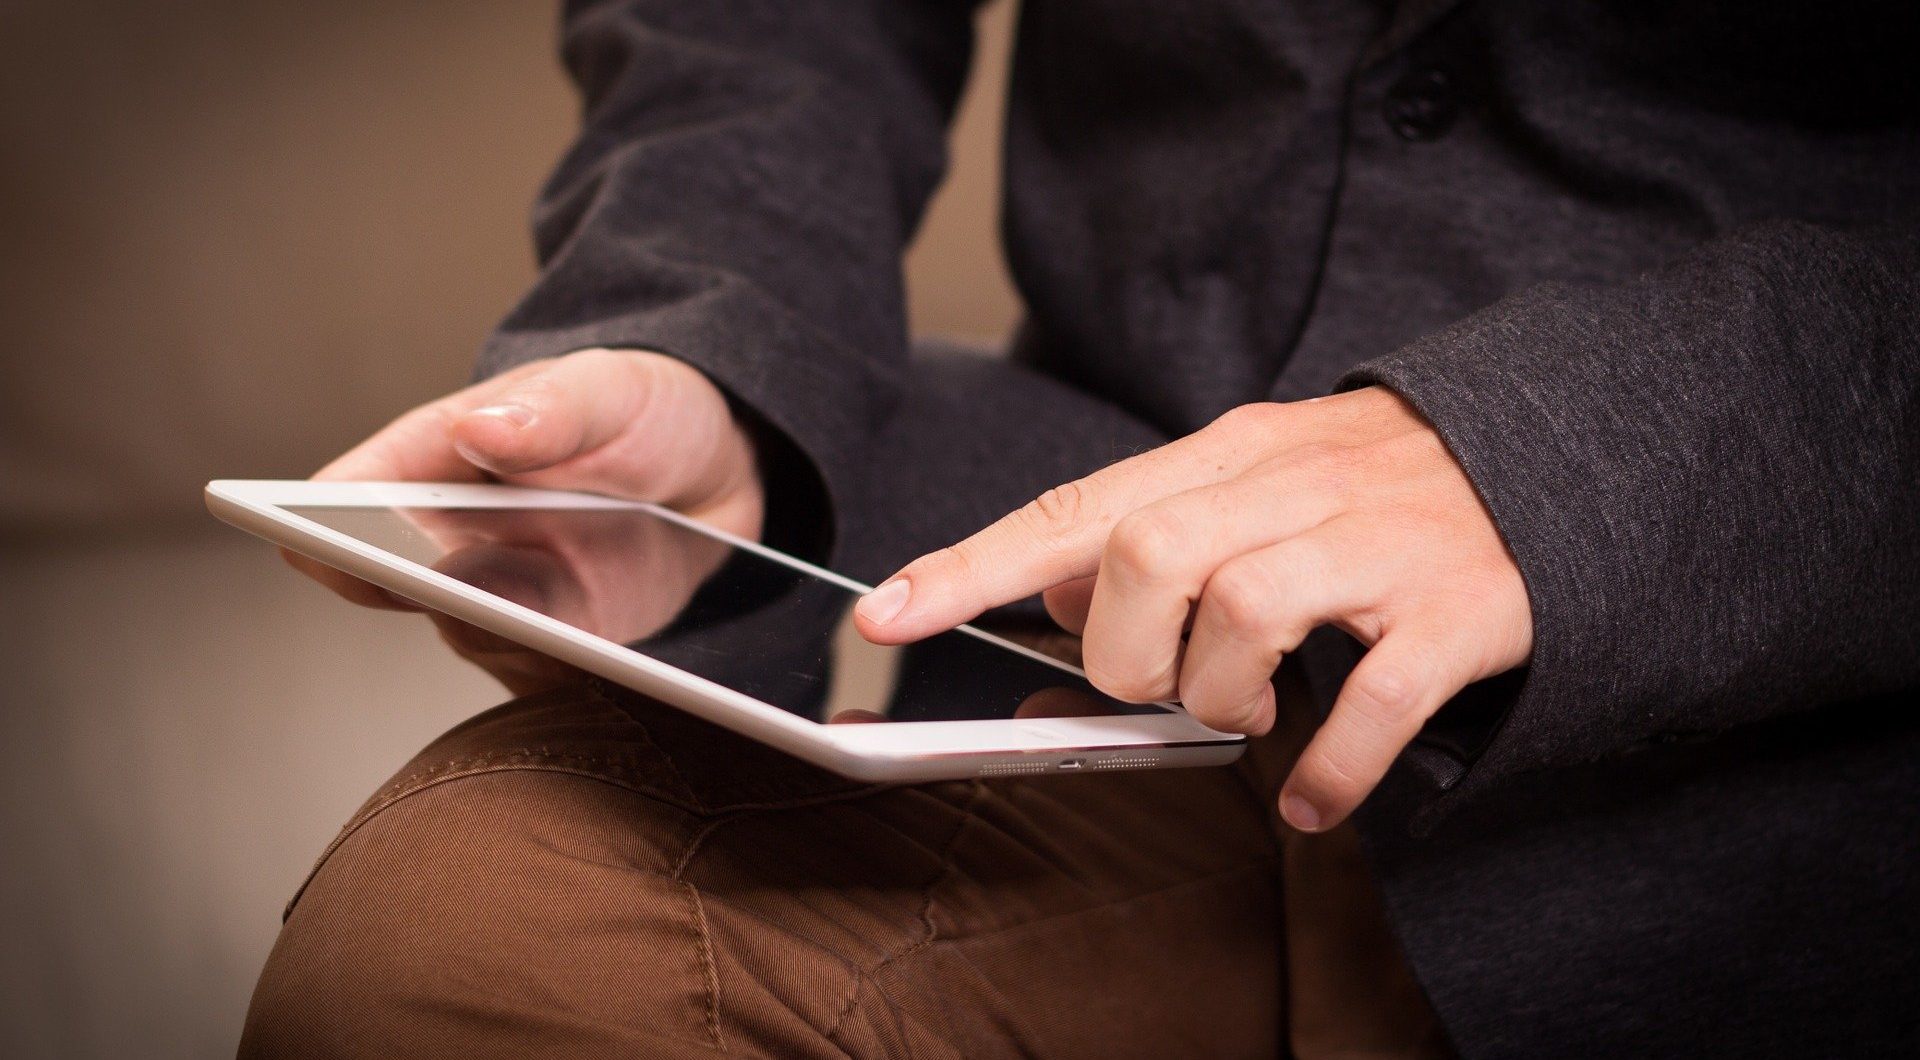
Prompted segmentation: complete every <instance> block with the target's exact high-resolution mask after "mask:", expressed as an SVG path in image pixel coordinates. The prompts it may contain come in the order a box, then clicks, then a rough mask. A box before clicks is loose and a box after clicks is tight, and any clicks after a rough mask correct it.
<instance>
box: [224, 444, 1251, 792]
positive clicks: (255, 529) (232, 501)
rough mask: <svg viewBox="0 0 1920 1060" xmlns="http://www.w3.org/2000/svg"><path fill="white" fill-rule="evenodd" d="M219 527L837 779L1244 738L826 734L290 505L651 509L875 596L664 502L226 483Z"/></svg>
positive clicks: (1181, 729)
mask: <svg viewBox="0 0 1920 1060" xmlns="http://www.w3.org/2000/svg"><path fill="white" fill-rule="evenodd" d="M206 501H207V507H208V508H209V510H211V511H212V512H213V514H214V515H216V516H218V517H219V518H221V519H223V520H225V521H227V522H229V523H232V524H233V525H235V526H237V527H239V528H241V529H243V530H246V531H248V532H250V533H254V534H257V535H259V536H261V537H264V538H266V539H267V540H269V541H272V542H274V543H275V544H278V545H282V546H284V547H286V548H290V549H292V550H294V551H295V552H299V553H301V554H303V555H306V556H309V557H311V558H313V559H315V560H318V561H319V562H321V563H325V564H328V565H329V566H333V567H337V568H339V569H341V570H344V571H346V572H347V573H349V574H352V575H354V576H356V577H359V578H362V579H364V580H366V581H368V582H372V583H373V584H375V585H378V586H380V587H381V588H383V589H386V590H388V591H390V592H394V593H397V594H399V595H401V596H404V597H406V598H408V599H410V600H414V601H416V602H418V603H420V604H421V605H423V606H426V607H430V608H433V609H435V610H438V611H443V612H446V613H447V614H450V615H452V616H454V617H456V618H459V619H461V620H463V621H466V622H470V623H472V624H474V625H476V626H479V627H481V628H483V629H486V630H489V631H491V632H493V633H497V634H499V635H501V636H503V637H507V638H509V639H511V640H515V641H518V642H519V643H522V644H525V645H527V646H528V647H531V648H533V649H535V650H538V651H542V652H545V653H546V654H549V655H552V656H554V657H555V658H558V659H562V660H564V661H566V662H569V663H571V664H573V665H575V666H578V667H580V668H581V669H583V670H586V671H588V672H590V673H594V674H597V675H599V676H601V677H604V678H606V679H608V680H610V681H614V682H616V683H618V684H621V685H624V686H626V687H628V688H632V689H634V690H636V691H639V692H642V693H645V694H647V695H650V696H653V697H655V698H657V699H660V700H663V701H666V702H668V703H671V704H672V705H674V706H676V707H679V708H681V709H683V710H686V711H687V712H689V713H691V714H695V715H697V716H699V717H702V718H705V719H707V720H708V721H711V722H714V723H715V724H718V725H722V726H724V727H726V728H729V729H732V730H734V731H736V732H739V733H742V734H744V735H746V736H750V737H752V738H754V739H757V740H760V741H762V742H764V743H767V744H771V745H772V746H774V747H778V748H780V749H782V750H785V751H787V752H789V753H791V754H794V755H797V756H798V757H801V758H805V759H807V760H809V761H812V762H815V763H817V764H819V765H822V766H825V767H827V768H829V769H832V770H834V771H836V772H839V773H842V774H845V775H848V776H852V777H856V778H860V779H867V780H880V781H906V780H934V779H949V778H958V777H969V776H978V775H994V774H1009V773H1020V774H1025V773H1040V772H1076V771H1085V772H1092V771H1101V770H1108V769H1141V768H1162V767H1168V766H1194V765H1214V764H1220V763H1224V762H1230V761H1232V760H1234V759H1235V758H1238V757H1239V755H1240V754H1241V752H1242V751H1243V750H1244V749H1245V745H1246V738H1245V737H1244V736H1239V735H1236V734H1230V733H1222V732H1216V731H1215V730H1213V729H1209V728H1207V727H1206V726H1204V725H1202V724H1200V723H1199V722H1198V721H1196V720H1194V719H1193V718H1192V717H1191V716H1190V715H1188V714H1186V713H1185V712H1184V711H1182V710H1180V708H1179V707H1177V706H1173V705H1167V706H1168V712H1167V713H1165V714H1129V715H1114V716H1109V717H1097V718H1047V719H1043V720H1025V719H1002V720H982V721H926V722H896V723H890V724H874V725H824V724H820V723H818V722H813V721H808V720H806V719H804V718H800V717H797V716H795V715H793V714H790V713H788V712H787V711H785V710H782V709H780V708H779V707H775V706H773V705H771V704H768V703H763V702H761V701H759V700H757V699H754V698H752V697H751V696H747V695H745V694H743V693H741V692H738V691H736V690H734V689H731V688H727V687H726V686H724V685H721V684H718V683H715V682H713V681H709V680H707V679H705V678H702V677H699V676H697V675H695V674H691V673H688V672H686V671H684V670H681V669H679V668H677V667H674V666H670V665H668V664H666V663H664V662H661V661H659V660H657V659H654V658H651V657H649V656H647V655H645V654H644V653H642V652H640V651H636V650H634V649H632V648H628V647H626V646H625V645H621V644H617V643H614V642H613V641H609V640H606V639H604V638H601V637H597V636H594V635H593V634H590V633H587V632H585V631H584V630H580V629H578V628H576V627H573V626H570V625H567V624H566V623H564V622H561V621H559V620H557V619H554V618H550V617H548V616H546V615H543V614H541V613H539V612H538V611H534V610H532V609H530V608H527V607H524V606H522V605H519V604H516V603H514V602H512V601H510V600H506V599H503V598H501V597H498V596H495V595H493V594H492V593H488V592H486V591H485V590H482V589H477V588H475V587H473V586H471V585H468V584H466V583H464V582H461V581H459V580H457V579H455V578H452V577H449V576H447V575H445V574H442V573H440V572H438V571H435V570H432V569H430V568H428V567H426V566H423V565H421V564H418V563H415V562H413V561H411V560H408V559H405V558H403V557H400V556H397V555H395V554H393V553H391V552H388V551H386V550H385V549H382V548H379V547H378V546H375V545H372V544H370V543H368V542H365V541H361V540H359V539H358V538H355V537H353V536H351V535H349V534H345V533H342V532H340V531H338V530H334V529H333V528H331V527H327V526H323V525H321V524H319V523H316V522H314V521H312V520H310V519H307V518H305V517H303V516H300V515H298V514H296V513H294V512H292V511H289V510H288V507H290V506H291V507H300V506H314V507H358V508H549V509H551V508H577V509H622V510H641V511H646V512H649V513H651V514H654V515H657V516H659V517H660V518H662V519H666V520H668V521H670V522H672V523H675V524H676V525H680V526H684V527H687V528H689V529H691V530H693V531H696V532H698V533H702V534H706V535H708V536H710V537H714V538H718V539H720V540H722V541H725V542H727V543H728V544H730V545H732V546H734V547H736V548H741V549H746V550H748V551H751V552H754V553H756V554H758V555H761V556H764V557H766V558H768V559H770V560H773V561H775V562H778V563H782V564H785V565H786V566H789V567H792V568H794V569H797V570H800V571H804V572H806V573H808V574H811V575H813V576H815V577H818V578H823V579H825V580H827V581H829V582H832V583H833V584H835V585H838V586H841V587H842V588H846V589H850V590H852V591H854V592H860V593H864V592H867V591H869V589H870V588H871V587H870V586H867V585H863V584H861V583H859V582H857V581H854V580H852V579H850V578H847V577H845V576H844V575H841V574H838V573H835V572H833V571H830V570H827V569H825V568H823V567H819V566H816V565H814V564H811V563H807V562H806V561H804V560H800V559H797V558H795V557H793V556H789V555H786V554H785V553H782V552H778V551H775V550H773V549H769V548H767V547H765V546H763V545H761V544H759V543H757V542H753V541H747V540H744V539H742V538H739V537H736V536H734V535H732V534H728V533H725V532H723V531H720V530H716V529H714V528H713V527H710V526H707V525H706V524H704V523H700V522H698V521H696V520H692V519H689V518H687V517H685V516H683V515H680V514H679V513H677V512H673V511H669V510H667V509H664V508H661V507H659V506H657V505H651V504H644V503H640V502H635V501H625V500H618V499H615V498H611V497H602V496H596V495H593V494H585V493H573V492H567V491H561V490H539V489H530V488H526V487H520V486H504V485H495V484H470V483H419V482H311V481H278V480H238V479H223V480H218V481H214V482H211V483H208V484H207V488H206ZM960 629H961V631H963V632H964V633H965V634H967V635H970V636H974V637H978V638H980V639H982V640H986V641H989V642H992V643H994V644H996V645H998V646H1000V647H1002V648H1004V649H1006V650H1008V651H1012V652H1016V653H1019V654H1021V655H1025V656H1028V657H1029V658H1033V659H1037V660H1040V661H1041V662H1044V663H1046V664H1047V665H1049V666H1053V667H1056V668H1058V669H1060V670H1063V671H1066V672H1068V673H1072V674H1076V675H1079V676H1082V677H1084V676H1085V675H1084V674H1083V673H1081V671H1079V670H1077V669H1075V668H1074V667H1071V666H1068V665H1066V664H1064V663H1062V662H1060V661H1058V660H1055V659H1052V658H1050V657H1047V656H1044V655H1041V654H1039V653H1037V652H1034V651H1031V650H1029V649H1027V648H1024V647H1022V646H1020V645H1018V644H1014V643H1012V642H1010V641H1007V640H1005V639H1003V638H1000V637H996V636H994V635H992V634H990V633H987V632H985V631H983V630H979V629H975V628H974V627H972V626H962V627H960Z"/></svg>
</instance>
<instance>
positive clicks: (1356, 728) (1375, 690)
mask: <svg viewBox="0 0 1920 1060" xmlns="http://www.w3.org/2000/svg"><path fill="white" fill-rule="evenodd" d="M1471 660H1472V653H1471V651H1469V650H1467V649H1466V648H1465V647H1464V646H1462V645H1459V644H1457V643H1455V642H1454V641H1453V640H1452V639H1451V635H1450V634H1448V633H1446V632H1440V631H1437V630H1432V629H1428V630H1420V631H1416V630H1412V629H1405V630H1391V631H1389V632H1388V633H1387V635H1386V636H1385V637H1384V638H1382V639H1381V641H1380V643H1378V644H1376V645H1374V647H1373V650H1371V651H1369V652H1367V654H1366V655H1365V656H1364V657H1363V658H1362V659H1361V660H1360V665H1359V666H1357V667H1355V668H1354V671H1353V673H1352V674H1351V675H1349V676H1348V677H1347V681H1346V684H1345V685H1344V686H1342V687H1341V689H1340V695H1339V697H1338V698H1337V699H1336V700H1335V701H1334V705H1333V712H1332V713H1331V714H1329V715H1328V716H1327V720H1326V721H1325V722H1323V723H1322V724H1321V726H1320V730H1319V731H1318V732H1316V733H1314V736H1313V739H1312V740H1311V741H1309V742H1308V744H1307V748H1306V750H1304V751H1302V752H1301V753H1300V760H1299V761H1298V762H1297V763H1295V764H1294V767H1293V773H1292V775H1291V776H1289V777H1288V778H1287V782H1286V784H1285V786H1284V787H1283V788H1282V789H1281V793H1280V814H1281V816H1282V817H1284V818H1286V820H1287V823H1289V824H1291V825H1293V826H1294V827H1295V828H1298V829H1300V830H1301V831H1303V832H1317V831H1323V830H1325V829H1328V828H1331V827H1333V826H1334V825H1337V824H1339V823H1340V822H1341V821H1343V820H1345V819H1346V817H1347V815H1348V814H1350V813H1352V812H1353V811H1354V809H1355V808H1356V807H1358V806H1359V805H1360V802H1361V800H1363V799H1365V798H1366V797H1367V795H1368V793H1370V792H1372V791H1373V788H1374V785H1376V784H1378V783H1379V782H1380V778H1381V777H1383V776H1385V775H1386V772H1387V769H1388V767H1390V766H1391V765H1393V761H1394V759H1395V758H1397V757H1398V756H1399V754H1400V752H1401V750H1402V749H1404V748H1405V747H1406V746H1407V744H1408V743H1409V742H1410V741H1412V739H1413V738H1414V736H1415V735H1416V734H1418V733H1419V731H1420V726H1421V725H1423V724H1425V722H1426V720H1427V719H1428V718H1430V717H1432V716H1433V713H1434V711H1436V710H1439V709H1440V706H1441V704H1443V703H1445V702H1446V701H1447V700H1449V699H1451V698H1453V696H1454V695H1455V694H1457V693H1458V692H1459V691H1460V690H1461V689H1463V688H1465V687H1466V686H1467V684H1468V683H1469V682H1470V681H1472V680H1473V678H1474V676H1475V673H1476V671H1477V666H1476V664H1475V663H1474V662H1473V661H1471Z"/></svg>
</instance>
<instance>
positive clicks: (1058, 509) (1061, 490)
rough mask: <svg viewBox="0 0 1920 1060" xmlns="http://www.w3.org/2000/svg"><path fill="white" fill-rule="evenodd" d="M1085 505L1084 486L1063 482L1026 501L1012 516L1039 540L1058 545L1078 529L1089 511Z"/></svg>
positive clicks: (1085, 492) (1087, 505)
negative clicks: (1057, 543)
mask: <svg viewBox="0 0 1920 1060" xmlns="http://www.w3.org/2000/svg"><path fill="white" fill-rule="evenodd" d="M1088 501H1089V498H1088V497H1087V488H1086V486H1085V485H1083V484H1082V483H1080V482H1066V483H1062V484H1060V485H1058V486H1055V487H1053V488H1052V489H1050V490H1048V491H1046V492H1045V493H1042V494H1041V495H1040V496H1038V497H1035V498H1034V499H1033V500H1031V501H1028V502H1027V504H1026V506H1025V507H1022V508H1021V509H1020V510H1019V511H1017V512H1015V513H1014V515H1015V518H1017V519H1018V520H1019V521H1020V523H1021V524H1022V525H1023V526H1024V527H1025V528H1026V529H1027V530H1029V531H1031V532H1032V533H1033V536H1035V537H1037V538H1039V539H1040V540H1042V541H1060V540H1063V539H1065V538H1066V537H1067V535H1069V534H1071V533H1072V532H1073V530H1074V529H1075V528H1076V527H1078V526H1079V525H1080V521H1081V519H1082V518H1083V517H1084V516H1085V513H1086V511H1087V510H1088V508H1089V507H1090V505H1089V503H1088Z"/></svg>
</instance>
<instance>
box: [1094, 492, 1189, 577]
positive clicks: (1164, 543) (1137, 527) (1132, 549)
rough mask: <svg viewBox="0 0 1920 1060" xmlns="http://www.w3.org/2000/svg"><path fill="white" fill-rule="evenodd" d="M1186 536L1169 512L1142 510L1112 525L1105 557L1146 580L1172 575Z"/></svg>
mask: <svg viewBox="0 0 1920 1060" xmlns="http://www.w3.org/2000/svg"><path fill="white" fill-rule="evenodd" d="M1185 539H1186V535H1185V533H1184V532H1183V527H1182V522H1181V519H1180V517H1179V516H1178V515H1176V514H1174V512H1173V511H1172V510H1170V509H1168V508H1164V507H1152V508H1142V509H1140V510H1139V511H1136V512H1134V513H1132V514H1130V515H1128V516H1127V517H1126V518H1124V519H1121V520H1120V522H1119V523H1117V524H1115V526H1114V528H1113V533H1112V535H1111V536H1109V537H1108V538H1107V554H1108V555H1109V556H1110V557H1111V558H1112V559H1113V561H1114V562H1115V563H1117V564H1119V565H1120V566H1122V567H1124V568H1126V569H1127V570H1129V571H1132V572H1134V573H1136V574H1139V575H1143V576H1145V577H1148V578H1160V577H1164V576H1167V575H1170V574H1172V573H1173V572H1174V571H1175V570H1176V569H1177V568H1178V567H1179V565H1180V560H1181V556H1182V553H1183V552H1184V551H1185Z"/></svg>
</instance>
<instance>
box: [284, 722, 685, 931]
mask: <svg viewBox="0 0 1920 1060" xmlns="http://www.w3.org/2000/svg"><path fill="white" fill-rule="evenodd" d="M543 763H566V764H563V765H554V764H543ZM596 766H597V767H602V768H603V769H605V770H610V771H611V772H613V773H614V774H616V775H609V774H608V772H603V771H600V770H596V769H593V768H587V767H596ZM514 770H527V771H531V772H540V771H545V772H550V773H565V774H568V775H569V776H578V777H585V778H587V779H589V780H597V781H600V782H601V783H603V784H612V785H614V786H615V787H619V788H624V789H626V790H628V791H631V792H633V793H635V794H637V795H642V796H645V797H648V798H657V799H661V801H664V802H668V803H669V804H672V803H673V800H672V799H671V798H670V797H666V796H668V793H667V792H666V791H664V790H662V789H659V788H653V787H649V786H647V785H643V784H639V783H635V782H634V781H632V780H631V779H630V777H631V776H632V775H633V773H634V770H633V769H632V766H631V764H630V763H629V764H627V765H626V766H624V767H623V765H622V763H620V762H616V761H613V760H610V759H605V758H596V757H594V756H592V755H578V754H555V753H552V752H549V751H544V750H536V749H533V748H526V747H517V748H514V749H513V750H511V751H488V752H486V753H484V754H478V755H470V756H468V757H466V758H456V759H453V760H451V761H449V762H444V763H442V764H440V765H437V766H433V767H430V768H428V769H423V770H419V771H417V772H415V773H413V774H411V775H409V776H408V777H407V779H406V780H404V781H401V782H399V783H397V784H389V785H387V787H386V788H385V789H383V791H382V792H381V794H379V795H377V796H375V797H374V799H373V800H372V802H371V803H370V804H369V805H368V806H367V808H366V809H364V810H362V811H361V812H359V813H357V814H355V815H354V817H353V819H352V820H350V821H348V822H347V823H346V825H345V827H343V828H341V829H340V834H339V835H336V836H334V837H333V842H331V843H328V844H327V848H326V849H325V850H322V851H321V852H320V856H319V857H317V858H315V859H314V862H313V868H311V869H308V870H307V875H306V878H305V879H303V880H301V881H300V887H299V888H298V889H297V890H295V891H294V892H293V897H292V898H289V899H287V904H286V907H285V908H284V909H282V910H281V913H280V918H281V919H282V920H284V919H286V918H287V917H289V916H292V915H293V907H294V906H296V905H299V904H300V898H301V896H302V895H304V894H306V893H307V888H308V887H309V886H311V885H312V883H313V878H314V877H315V876H317V875H319V874H320V869H321V868H322V867H323V866H325V865H326V863H327V859H328V858H331V857H332V856H333V854H334V852H335V851H337V850H339V849H340V847H341V845H342V844H343V843H345V842H346V841H347V840H348V839H351V838H352V837H353V834H354V833H355V832H358V831H359V830H360V829H361V827H362V826H364V825H365V824H366V823H367V822H368V821H371V820H373V819H374V818H375V817H378V816H380V814H382V813H384V812H386V811H387V810H388V809H390V808H391V807H393V806H394V805H395V804H396V803H398V802H400V801H401V800H403V799H406V798H408V797H410V796H413V795H417V794H419V793H420V792H423V791H426V790H427V789H428V788H433V787H438V786H439V785H441V784H444V783H446V782H448V781H452V780H463V779H465V778H467V777H471V776H478V775H480V774H482V773H504V772H511V771H514ZM679 808H681V809H687V810H689V811H691V807H685V806H682V807H679Z"/></svg>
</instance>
